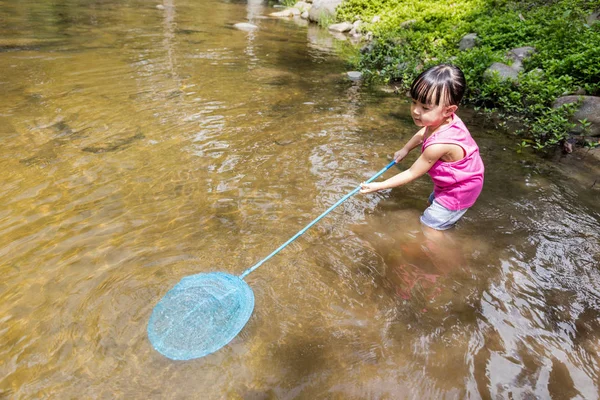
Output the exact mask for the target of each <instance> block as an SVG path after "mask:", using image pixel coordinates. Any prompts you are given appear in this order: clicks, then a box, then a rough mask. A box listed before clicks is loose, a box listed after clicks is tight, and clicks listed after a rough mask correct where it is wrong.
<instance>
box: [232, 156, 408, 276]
mask: <svg viewBox="0 0 600 400" xmlns="http://www.w3.org/2000/svg"><path fill="white" fill-rule="evenodd" d="M394 164H396V161H395V160H394V161H392V162H390V163H389V164H388V165H386V166H385V168H383V169H382V170H381V171H379V172H378V173H376V174H375V175H373V176H372V177H370V178H369V180H367V181H366V183H369V182H373V181H374V180H375V179H377V178H379V177H380V176H381V175H382V174H383V173H384V172H385V171H387V170H388V169H390V168H391V167H392V166H393V165H394ZM359 190H360V185H358V186H357V187H356V188H354V190H352V191H351V192H350V193H348V194H347V195H345V196H344V197H342V198H341V199H340V200H338V202H337V203H335V204H334V205H332V206H331V207H329V208H328V209H327V211H325V212H324V213H323V214H321V215H319V216H318V217H317V218H315V219H314V220H313V221H312V222H310V223H309V224H308V225H306V226H305V227H304V228H302V229H300V231H298V233H296V234H295V235H294V236H292V237H291V238H290V239H289V240H288V241H287V242H285V243H284V244H282V245H281V246H279V247H278V248H277V249H276V250H275V251H273V252H272V253H271V254H269V255H268V256H266V257H265V258H263V259H262V260H260V261H259V262H257V263H256V264H255V265H254V266H252V267H250V268H248V269H247V270H246V271H244V273H242V274H241V275H240V276H239V278H240V279H244V278H245V277H246V276H247V275H248V274H249V273H250V272H252V271H254V270H255V269H257V268H258V267H260V266H261V265H262V264H264V263H265V262H266V261H267V260H269V259H270V258H271V257H273V256H274V255H275V254H277V253H279V252H280V251H281V250H283V249H284V248H285V247H286V246H287V245H288V244H290V243H292V242H293V241H294V240H296V239H298V237H300V236H301V235H302V234H303V233H304V232H306V231H307V230H309V229H310V228H311V227H312V226H313V225H314V224H316V223H317V222H319V221H320V220H321V219H322V218H323V217H325V216H326V215H327V214H329V213H330V212H331V211H333V210H334V209H335V208H336V207H337V206H339V205H340V204H342V203H343V202H345V201H346V200H348V199H349V198H350V197H352V196H354V195H355V194H356V193H357V192H358V191H359Z"/></svg>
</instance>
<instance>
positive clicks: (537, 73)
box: [527, 68, 544, 78]
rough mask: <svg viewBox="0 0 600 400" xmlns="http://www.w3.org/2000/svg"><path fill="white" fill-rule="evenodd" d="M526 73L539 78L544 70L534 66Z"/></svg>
mask: <svg viewBox="0 0 600 400" xmlns="http://www.w3.org/2000/svg"><path fill="white" fill-rule="evenodd" d="M527 75H528V76H531V77H536V78H541V77H543V76H544V70H543V69H541V68H535V69H532V70H531V71H529V72H528V73H527Z"/></svg>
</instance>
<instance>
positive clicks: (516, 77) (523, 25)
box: [303, 0, 600, 150]
mask: <svg viewBox="0 0 600 400" xmlns="http://www.w3.org/2000/svg"><path fill="white" fill-rule="evenodd" d="M335 1H336V0H314V2H313V3H312V7H311V9H310V11H307V14H306V16H307V18H309V19H311V20H313V21H315V20H316V21H317V22H319V23H320V24H321V25H325V26H329V27H330V28H331V27H332V26H333V27H334V28H333V30H334V31H336V32H339V31H340V30H342V32H346V33H345V34H346V35H347V36H348V37H349V38H351V39H352V40H351V41H348V43H352V45H350V46H347V47H346V48H345V49H344V52H345V57H346V59H347V61H348V62H349V63H350V64H351V65H352V67H353V68H355V69H357V70H360V71H361V72H362V74H363V76H364V79H366V80H368V81H370V82H374V83H378V84H390V85H393V86H395V87H397V88H399V91H404V90H405V89H406V88H407V86H408V85H409V84H410V82H411V81H412V80H413V79H414V78H415V77H416V75H418V74H419V73H420V72H421V71H422V70H423V69H424V68H427V67H428V66H431V65H435V64H439V63H442V62H449V63H453V64H456V65H458V66H459V67H461V68H462V69H463V71H464V72H465V75H466V77H467V80H468V82H469V90H468V92H467V93H466V96H465V102H466V103H468V104H470V105H472V106H473V107H475V108H476V109H478V110H480V111H481V112H483V113H485V114H494V115H496V119H497V120H498V121H499V124H498V128H506V129H508V127H509V126H511V125H512V122H513V121H517V122H518V124H519V125H521V126H522V129H520V130H519V131H518V132H517V133H518V136H517V137H518V140H517V142H516V146H517V147H518V149H522V148H526V147H533V148H535V149H538V150H541V149H545V148H553V147H556V146H563V147H565V148H566V149H567V150H568V149H569V148H570V146H573V145H582V146H584V147H594V146H598V144H599V140H600V97H599V96H600V46H599V45H598V43H600V23H598V22H599V19H598V17H599V12H598V10H600V1H597V0H596V1H585V0H559V1H554V2H551V3H547V2H542V1H537V0H528V1H524V2H515V1H509V0H455V1H432V0H420V1H418V2H409V1H404V0H396V1H392V2H382V1H380V0H346V1H344V2H342V3H341V4H339V5H337V7H335V15H334V16H332V15H330V14H327V13H326V11H327V10H329V9H331V7H332V2H334V3H333V4H335ZM338 2H339V0H338ZM303 4H305V3H303ZM315 10H321V11H320V12H317V11H315ZM319 16H321V17H322V18H320V19H319V18H318V17H319ZM342 28H343V29H342Z"/></svg>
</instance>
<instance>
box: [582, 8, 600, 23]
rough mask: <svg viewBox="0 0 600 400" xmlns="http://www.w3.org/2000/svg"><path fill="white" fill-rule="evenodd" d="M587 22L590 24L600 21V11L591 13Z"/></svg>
mask: <svg viewBox="0 0 600 400" xmlns="http://www.w3.org/2000/svg"><path fill="white" fill-rule="evenodd" d="M585 22H587V24H588V25H590V26H592V25H594V24H597V23H598V22H600V11H595V12H593V13H591V14H590V16H589V17H587V19H586V21H585Z"/></svg>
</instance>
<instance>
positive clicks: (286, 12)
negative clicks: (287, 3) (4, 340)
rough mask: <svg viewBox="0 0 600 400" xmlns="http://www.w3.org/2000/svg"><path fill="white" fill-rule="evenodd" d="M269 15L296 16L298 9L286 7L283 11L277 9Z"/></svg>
mask: <svg viewBox="0 0 600 400" xmlns="http://www.w3.org/2000/svg"><path fill="white" fill-rule="evenodd" d="M269 15H270V16H272V17H283V18H289V17H296V16H298V15H300V10H298V9H297V8H288V9H285V10H283V11H277V12H274V13H271V14H269Z"/></svg>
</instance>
